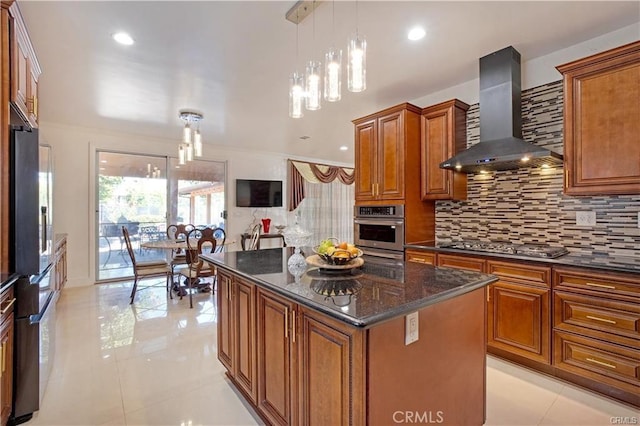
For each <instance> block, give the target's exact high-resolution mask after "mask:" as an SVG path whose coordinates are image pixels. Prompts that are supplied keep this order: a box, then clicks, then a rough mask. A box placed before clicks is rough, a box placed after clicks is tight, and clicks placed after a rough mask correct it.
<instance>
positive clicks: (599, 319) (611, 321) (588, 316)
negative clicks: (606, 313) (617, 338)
mask: <svg viewBox="0 0 640 426" xmlns="http://www.w3.org/2000/svg"><path fill="white" fill-rule="evenodd" d="M587 318H589V319H592V320H596V321H602V322H608V323H609V324H615V323H616V322H615V321H613V320H610V319H606V318H600V317H594V316H592V315H587Z"/></svg>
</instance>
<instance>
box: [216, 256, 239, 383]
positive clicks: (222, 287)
mask: <svg viewBox="0 0 640 426" xmlns="http://www.w3.org/2000/svg"><path fill="white" fill-rule="evenodd" d="M216 280H217V286H216V290H217V296H216V301H217V307H218V359H219V360H220V362H221V363H222V365H224V366H225V368H226V369H227V370H228V371H229V372H231V373H233V371H234V367H235V365H234V358H235V356H234V355H235V354H234V350H233V345H234V341H235V339H234V334H235V327H234V325H235V321H234V315H233V303H232V300H231V296H232V291H233V281H232V278H231V274H229V273H227V272H225V271H223V270H221V269H217V270H216Z"/></svg>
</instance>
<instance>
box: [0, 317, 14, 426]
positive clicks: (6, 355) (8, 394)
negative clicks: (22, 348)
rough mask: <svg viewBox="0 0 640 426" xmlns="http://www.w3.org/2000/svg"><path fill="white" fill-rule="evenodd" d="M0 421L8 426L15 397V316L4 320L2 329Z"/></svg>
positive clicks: (0, 337) (0, 330)
mask: <svg viewBox="0 0 640 426" xmlns="http://www.w3.org/2000/svg"><path fill="white" fill-rule="evenodd" d="M0 348H1V349H0V350H1V351H2V354H1V356H0V375H1V376H0V405H1V407H2V411H1V414H0V420H1V421H2V423H1V424H2V425H6V424H7V419H9V415H11V407H12V402H13V401H12V397H13V314H11V315H9V316H8V317H7V318H6V319H4V321H3V324H2V328H1V329H0Z"/></svg>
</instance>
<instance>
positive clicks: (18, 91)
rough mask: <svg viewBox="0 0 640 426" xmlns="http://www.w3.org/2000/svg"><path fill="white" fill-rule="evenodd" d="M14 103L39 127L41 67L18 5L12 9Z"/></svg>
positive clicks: (12, 88) (28, 119)
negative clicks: (39, 80)
mask: <svg viewBox="0 0 640 426" xmlns="http://www.w3.org/2000/svg"><path fill="white" fill-rule="evenodd" d="M9 12H10V15H11V17H12V20H11V24H10V37H9V40H10V52H11V53H10V55H11V59H10V61H11V102H12V103H13V104H14V105H15V106H16V108H17V109H18V111H19V113H20V115H22V118H23V119H24V120H25V121H27V122H28V123H29V125H30V126H31V127H38V79H39V78H40V73H41V70H40V65H39V64H38V59H37V58H36V54H35V51H34V50H33V46H32V44H31V41H30V40H29V35H28V33H27V28H26V27H25V25H24V21H23V20H22V16H21V15H20V12H19V10H18V6H17V4H15V3H14V4H13V5H12V6H11V7H10V9H9Z"/></svg>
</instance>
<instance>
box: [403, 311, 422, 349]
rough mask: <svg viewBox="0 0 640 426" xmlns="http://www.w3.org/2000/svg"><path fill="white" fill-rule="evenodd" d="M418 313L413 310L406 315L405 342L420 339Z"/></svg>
mask: <svg viewBox="0 0 640 426" xmlns="http://www.w3.org/2000/svg"><path fill="white" fill-rule="evenodd" d="M418 334H419V333H418V313H417V312H413V313H410V314H409V315H407V316H406V317H405V322H404V344H405V345H409V344H411V343H413V342H416V341H417V340H418Z"/></svg>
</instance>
